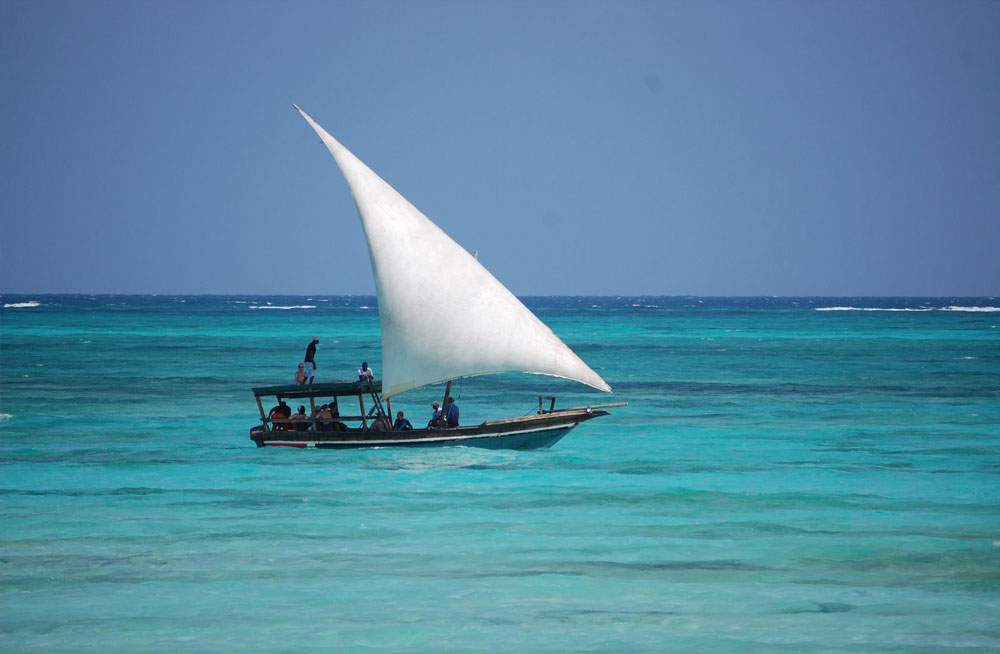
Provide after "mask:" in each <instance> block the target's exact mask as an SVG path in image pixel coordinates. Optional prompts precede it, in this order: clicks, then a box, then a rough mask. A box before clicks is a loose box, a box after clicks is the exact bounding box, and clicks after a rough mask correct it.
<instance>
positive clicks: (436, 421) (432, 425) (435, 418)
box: [427, 401, 444, 429]
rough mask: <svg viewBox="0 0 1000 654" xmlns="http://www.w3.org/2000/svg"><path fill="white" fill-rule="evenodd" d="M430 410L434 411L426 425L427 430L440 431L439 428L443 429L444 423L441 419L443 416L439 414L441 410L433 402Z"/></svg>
mask: <svg viewBox="0 0 1000 654" xmlns="http://www.w3.org/2000/svg"><path fill="white" fill-rule="evenodd" d="M431 408H432V409H434V414H433V415H432V416H431V419H430V422H428V423H427V428H428V429H440V428H441V427H444V421H443V420H442V419H441V418H442V416H443V415H444V414H443V413H441V408H440V406H439V405H438V403H437V402H436V401H435V402H434V404H432V405H431Z"/></svg>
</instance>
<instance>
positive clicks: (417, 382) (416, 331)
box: [250, 105, 627, 449]
mask: <svg viewBox="0 0 1000 654" xmlns="http://www.w3.org/2000/svg"><path fill="white" fill-rule="evenodd" d="M293 106H294V107H295V109H296V110H297V111H298V112H299V113H300V114H301V115H302V117H303V118H305V120H306V122H308V123H309V125H310V126H312V128H313V129H314V130H315V131H316V133H317V134H318V135H319V137H320V139H322V142H323V143H324V144H325V145H326V147H327V149H328V150H329V151H330V154H332V155H333V158H334V160H335V161H336V163H337V166H338V167H339V168H340V171H341V173H343V176H344V178H345V179H346V180H347V185H348V187H349V188H350V190H351V194H352V195H353V196H354V201H355V203H356V205H357V209H358V213H359V215H360V217H361V224H362V228H363V231H364V234H365V239H366V241H367V244H368V253H369V256H370V259H371V266H372V274H373V276H374V280H375V292H376V295H377V297H378V309H379V319H380V322H381V329H382V373H383V376H382V379H381V380H372V381H368V380H359V381H348V382H336V383H332V384H313V385H309V386H265V387H258V388H254V389H253V393H254V397H255V398H256V400H257V406H258V408H259V410H260V417H261V424H260V425H257V426H255V427H254V428H253V429H252V430H251V434H250V437H251V438H252V439H253V440H254V442H256V443H257V445H258V446H260V447H264V446H288V447H318V448H356V447H386V446H442V445H466V446H473V447H485V448H491V449H500V448H504V449H535V448H545V447H551V446H552V445H554V444H555V443H556V442H558V441H559V440H560V439H561V438H563V437H564V436H565V435H566V434H567V433H569V432H570V431H571V430H572V429H574V428H575V427H576V426H577V425H579V424H580V423H582V422H586V421H588V420H591V419H593V418H596V417H599V416H604V415H608V414H609V412H608V411H607V410H606V409H607V408H610V407H616V406H625V405H626V404H627V403H625V402H614V403H604V404H594V405H589V406H582V407H573V408H567V409H556V408H555V398H554V397H552V396H539V398H538V411H537V413H534V414H531V415H526V416H521V417H516V418H507V419H500V420H491V421H487V422H483V423H480V424H477V425H469V426H450V427H449V426H447V425H446V424H444V425H442V424H435V425H429V426H428V427H427V428H418V429H413V430H408V431H392V429H391V424H390V422H389V420H390V416H391V401H392V398H393V397H395V396H397V395H400V394H402V393H405V392H407V391H411V390H413V389H417V388H422V387H425V386H430V385H434V384H442V383H444V384H446V390H445V393H444V399H443V400H442V402H441V406H442V407H444V406H445V405H446V403H447V401H448V398H449V394H450V392H451V383H452V381H453V380H456V379H461V378H464V377H471V376H475V375H485V374H493V373H505V372H523V373H529V374H540V375H552V376H555V377H562V378H566V379H571V380H575V381H577V382H580V383H582V384H586V385H587V386H590V387H593V388H595V389H598V390H601V391H605V392H609V393H610V392H611V387H610V386H609V385H608V383H607V382H606V381H604V379H602V378H601V376H600V375H598V374H597V373H596V372H595V371H594V370H592V369H591V368H590V367H589V366H588V365H587V364H586V363H584V362H583V360H582V359H580V357H579V356H577V355H576V353H574V352H573V350H571V349H570V348H569V347H568V346H567V345H566V344H565V343H563V342H562V340H560V339H559V337H558V336H556V335H555V334H554V333H553V332H552V330H551V329H549V327H548V326H547V325H545V323H543V322H542V321H541V320H539V319H538V317H536V316H535V314H533V313H532V312H531V311H530V310H529V309H528V308H527V307H526V306H525V305H524V304H523V303H522V302H521V301H520V300H518V299H517V298H516V297H515V296H514V294H513V293H511V292H510V291H509V290H507V288H506V287H504V285H503V284H501V283H500V282H499V281H498V280H497V279H496V278H495V277H494V276H493V275H492V274H490V272H489V271H488V270H486V268H485V267H483V265H482V264H480V263H479V261H478V258H477V257H476V256H474V255H472V254H469V252H468V251H467V250H465V248H463V247H462V246H460V245H459V244H458V243H456V242H455V241H453V240H452V239H451V237H449V236H448V235H447V234H446V233H445V232H444V231H443V230H442V229H441V228H440V227H438V226H437V225H435V224H434V223H433V222H432V221H431V220H430V219H429V218H427V217H426V216H425V215H424V214H423V213H421V212H420V211H419V210H418V209H417V208H416V207H415V206H413V204H411V203H410V202H409V201H408V200H407V199H406V198H404V197H403V196H402V195H401V194H400V193H399V192H398V191H396V190H395V189H394V188H393V187H392V186H390V185H389V184H388V183H386V182H385V181H384V180H383V179H382V178H381V177H379V176H378V175H377V174H376V173H375V172H373V171H372V170H371V169H370V168H369V167H368V166H366V165H365V164H364V163H363V162H362V161H361V160H360V159H358V157H356V156H355V155H354V154H353V153H352V152H351V151H349V150H348V149H347V148H346V147H344V146H343V145H342V144H341V143H340V142H339V141H337V140H336V139H335V138H333V137H332V136H331V135H330V134H329V133H328V132H327V131H326V130H325V129H323V128H322V127H321V126H320V125H319V124H318V123H317V122H316V121H315V120H313V119H312V117H311V116H309V114H307V113H306V112H305V111H303V110H302V109H301V108H299V107H298V105H293ZM444 280H446V281H447V293H446V294H444V297H442V294H441V293H440V291H439V289H440V287H441V284H442V282H443V281H444ZM270 396H274V397H276V398H277V400H278V402H279V404H280V402H281V401H282V400H284V399H308V401H309V405H310V409H311V417H310V418H308V419H305V420H301V419H300V420H298V421H293V420H291V419H290V417H289V416H288V415H287V413H281V412H276V413H272V414H268V415H265V412H264V403H263V400H262V398H265V397H270ZM345 400H347V401H348V404H349V405H353V402H355V401H356V402H357V403H358V404H357V406H358V409H359V411H358V415H346V414H341V413H340V409H341V406H342V404H344V401H345ZM317 401H319V403H321V404H326V405H327V406H328V407H329V409H330V412H328V413H327V414H325V415H326V417H317V411H316V405H317ZM330 413H332V414H333V415H334V416H335V417H330ZM320 415H321V416H322V415H324V414H323V413H322V412H321V413H320Z"/></svg>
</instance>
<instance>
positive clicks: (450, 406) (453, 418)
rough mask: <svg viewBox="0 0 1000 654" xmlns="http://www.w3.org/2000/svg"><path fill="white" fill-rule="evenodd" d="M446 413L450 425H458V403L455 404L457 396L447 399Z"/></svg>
mask: <svg viewBox="0 0 1000 654" xmlns="http://www.w3.org/2000/svg"><path fill="white" fill-rule="evenodd" d="M444 415H445V420H447V421H448V426H449V427H458V405H457V404H455V398H453V397H449V398H448V399H447V400H445V408H444Z"/></svg>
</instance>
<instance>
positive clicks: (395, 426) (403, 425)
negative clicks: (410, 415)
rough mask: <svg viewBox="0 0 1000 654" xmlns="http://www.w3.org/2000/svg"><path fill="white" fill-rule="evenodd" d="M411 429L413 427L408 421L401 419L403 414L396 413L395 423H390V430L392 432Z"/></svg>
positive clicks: (400, 412)
mask: <svg viewBox="0 0 1000 654" xmlns="http://www.w3.org/2000/svg"><path fill="white" fill-rule="evenodd" d="M411 429H413V425H411V424H410V421H409V420H407V419H406V418H404V417H403V412H402V411H397V412H396V422H394V423H392V430H393V431H410V430H411Z"/></svg>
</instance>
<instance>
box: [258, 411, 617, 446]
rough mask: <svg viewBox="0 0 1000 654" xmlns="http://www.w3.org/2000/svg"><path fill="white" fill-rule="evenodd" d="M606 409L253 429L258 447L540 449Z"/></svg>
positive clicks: (554, 442)
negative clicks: (399, 427)
mask: <svg viewBox="0 0 1000 654" xmlns="http://www.w3.org/2000/svg"><path fill="white" fill-rule="evenodd" d="M602 415H608V412H607V411H596V410H594V411H586V410H577V411H565V412H554V413H546V414H541V415H537V416H527V417H522V418H512V419H510V420H497V421H492V422H484V423H482V424H480V425H475V426H471V427H456V428H452V429H415V430H412V431H403V432H398V431H396V432H381V433H379V432H375V431H370V430H369V431H364V430H348V431H346V432H314V431H266V432H265V431H263V430H260V429H255V430H251V434H250V438H252V439H253V441H254V442H255V443H257V446H258V447H298V448H303V447H314V448H318V449H336V450H344V449H358V448H370V447H455V446H463V447H478V448H485V449H491V450H500V449H503V450H536V449H545V448H549V447H552V446H553V445H555V444H556V443H558V442H559V441H560V440H561V439H562V438H563V437H564V436H565V435H566V434H568V433H569V432H570V431H572V430H573V428H575V427H576V426H577V425H578V424H580V423H581V422H585V421H587V420H590V419H592V418H596V417H598V416H602Z"/></svg>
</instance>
